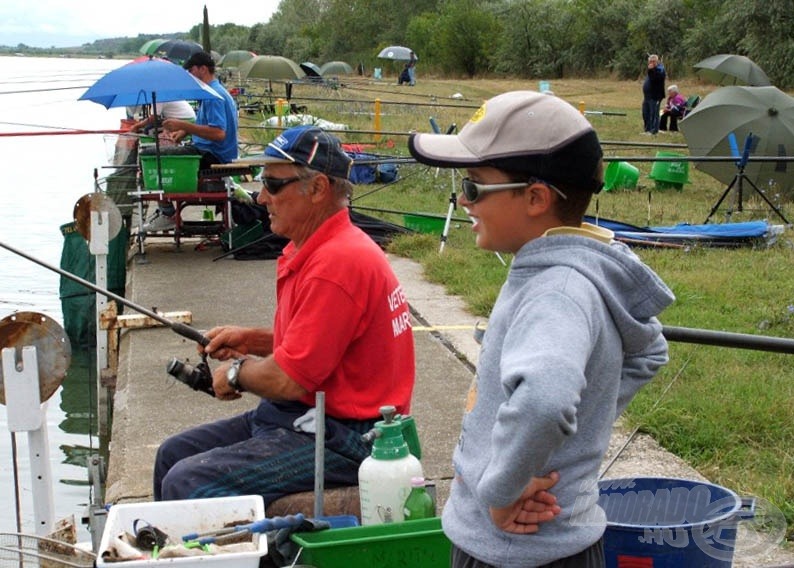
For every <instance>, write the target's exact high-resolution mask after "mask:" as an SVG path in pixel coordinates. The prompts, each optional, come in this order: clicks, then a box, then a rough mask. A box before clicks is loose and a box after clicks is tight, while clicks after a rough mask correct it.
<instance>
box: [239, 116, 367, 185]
mask: <svg viewBox="0 0 794 568" xmlns="http://www.w3.org/2000/svg"><path fill="white" fill-rule="evenodd" d="M252 162H256V163H261V164H264V165H267V164H293V163H297V164H301V165H303V166H306V167H308V168H310V169H312V170H315V171H318V172H320V173H323V174H325V175H328V176H332V177H338V178H345V179H348V178H349V177H350V168H351V167H352V166H353V158H351V157H350V156H348V155H347V154H346V153H345V152H344V150H342V143H341V142H340V141H339V139H338V138H337V137H336V136H334V135H333V134H329V133H328V132H326V131H325V130H323V129H322V128H318V127H317V126H310V125H309V126H295V127H293V128H289V129H287V130H285V131H284V132H282V133H281V134H279V135H278V136H277V137H276V139H275V140H273V141H272V142H271V143H269V144H268V145H267V147H266V148H265V153H264V156H262V157H260V158H256V159H255V160H252Z"/></svg>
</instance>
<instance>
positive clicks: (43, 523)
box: [2, 345, 55, 536]
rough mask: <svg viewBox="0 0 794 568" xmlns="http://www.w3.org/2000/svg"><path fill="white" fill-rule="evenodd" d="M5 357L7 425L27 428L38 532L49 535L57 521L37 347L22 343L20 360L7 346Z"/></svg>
mask: <svg viewBox="0 0 794 568" xmlns="http://www.w3.org/2000/svg"><path fill="white" fill-rule="evenodd" d="M2 358H3V381H4V385H5V398H6V413H7V419H8V429H9V430H10V431H11V432H28V446H29V450H30V477H31V482H32V494H33V512H34V519H35V522H36V534H38V535H40V536H47V535H48V534H50V533H51V532H52V528H53V525H54V524H55V514H54V505H53V503H54V501H53V496H52V473H51V468H50V451H49V444H48V437H47V420H46V418H45V416H46V411H47V405H46V403H45V404H41V396H40V394H39V368H38V359H37V357H36V347H35V346H32V345H28V346H25V347H23V348H22V359H21V361H20V362H19V363H18V362H17V357H16V349H15V348H13V347H6V348H4V349H3V351H2ZM16 465H17V464H14V467H16Z"/></svg>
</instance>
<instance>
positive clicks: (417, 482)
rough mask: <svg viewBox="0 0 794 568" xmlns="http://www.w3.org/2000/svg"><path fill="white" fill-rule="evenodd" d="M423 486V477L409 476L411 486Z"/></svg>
mask: <svg viewBox="0 0 794 568" xmlns="http://www.w3.org/2000/svg"><path fill="white" fill-rule="evenodd" d="M424 486H425V478H424V477H419V476H417V477H412V478H411V487H424Z"/></svg>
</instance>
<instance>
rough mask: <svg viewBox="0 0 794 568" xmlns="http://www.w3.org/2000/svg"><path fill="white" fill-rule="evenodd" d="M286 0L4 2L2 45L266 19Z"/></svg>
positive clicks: (62, 42) (64, 43)
mask: <svg viewBox="0 0 794 568" xmlns="http://www.w3.org/2000/svg"><path fill="white" fill-rule="evenodd" d="M279 2H280V0H253V1H246V0H153V1H148V2H147V1H146V0H143V1H140V0H139V1H137V2H119V1H118V0H33V1H32V2H26V1H24V0H2V1H0V45H9V46H16V45H18V44H20V43H24V44H25V45H28V46H30V47H51V46H55V47H73V46H78V45H82V44H84V43H91V42H93V41H94V40H97V39H105V38H112V37H136V36H137V35H138V34H160V33H162V34H165V33H175V32H187V31H188V30H190V28H192V27H193V26H195V25H197V24H201V23H202V21H203V19H204V6H207V12H208V14H209V20H210V24H211V25H220V24H225V23H229V22H231V23H234V24H240V25H243V26H253V25H254V24H256V23H264V22H267V21H268V20H269V19H270V16H271V15H272V14H273V12H275V11H276V9H277V8H278V5H279Z"/></svg>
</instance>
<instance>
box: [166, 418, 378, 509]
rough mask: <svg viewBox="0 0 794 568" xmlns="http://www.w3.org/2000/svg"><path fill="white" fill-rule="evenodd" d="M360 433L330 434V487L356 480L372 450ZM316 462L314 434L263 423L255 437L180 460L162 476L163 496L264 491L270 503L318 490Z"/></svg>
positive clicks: (327, 474) (327, 478)
mask: <svg viewBox="0 0 794 568" xmlns="http://www.w3.org/2000/svg"><path fill="white" fill-rule="evenodd" d="M329 422H330V420H329ZM361 433H363V432H361ZM361 433H360V432H356V431H354V430H349V429H346V428H343V429H340V430H337V431H336V435H335V436H333V437H331V439H328V438H327V443H326V450H325V460H324V466H325V467H324V469H325V484H326V486H327V487H329V488H330V487H340V486H349V485H356V484H357V483H358V468H359V465H360V464H361V461H362V460H363V459H364V458H365V457H366V456H367V455H368V454H369V450H368V448H367V446H366V445H364V444H363V443H362V442H361V441H360V438H361ZM334 450H336V451H334ZM314 467H315V466H314V434H310V433H306V432H297V431H294V430H291V429H287V428H283V427H279V426H275V425H268V426H263V425H260V426H259V427H256V428H254V432H253V437H251V438H248V439H245V440H243V441H239V442H237V443H234V444H232V445H226V446H217V447H215V448H214V449H210V450H208V451H206V452H203V453H201V454H197V455H191V456H190V457H186V458H184V459H182V460H180V461H178V462H177V463H176V464H175V465H173V466H172V467H171V468H170V469H169V470H168V472H167V473H166V474H165V476H164V478H163V480H162V483H161V486H162V489H161V496H162V497H161V498H162V499H163V500H169V499H200V498H209V497H221V496H228V495H262V497H263V498H264V500H265V505H266V506H267V505H269V504H270V503H272V502H273V501H275V500H276V499H279V498H281V497H283V496H285V495H289V494H292V493H300V492H303V491H311V490H312V489H314Z"/></svg>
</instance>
